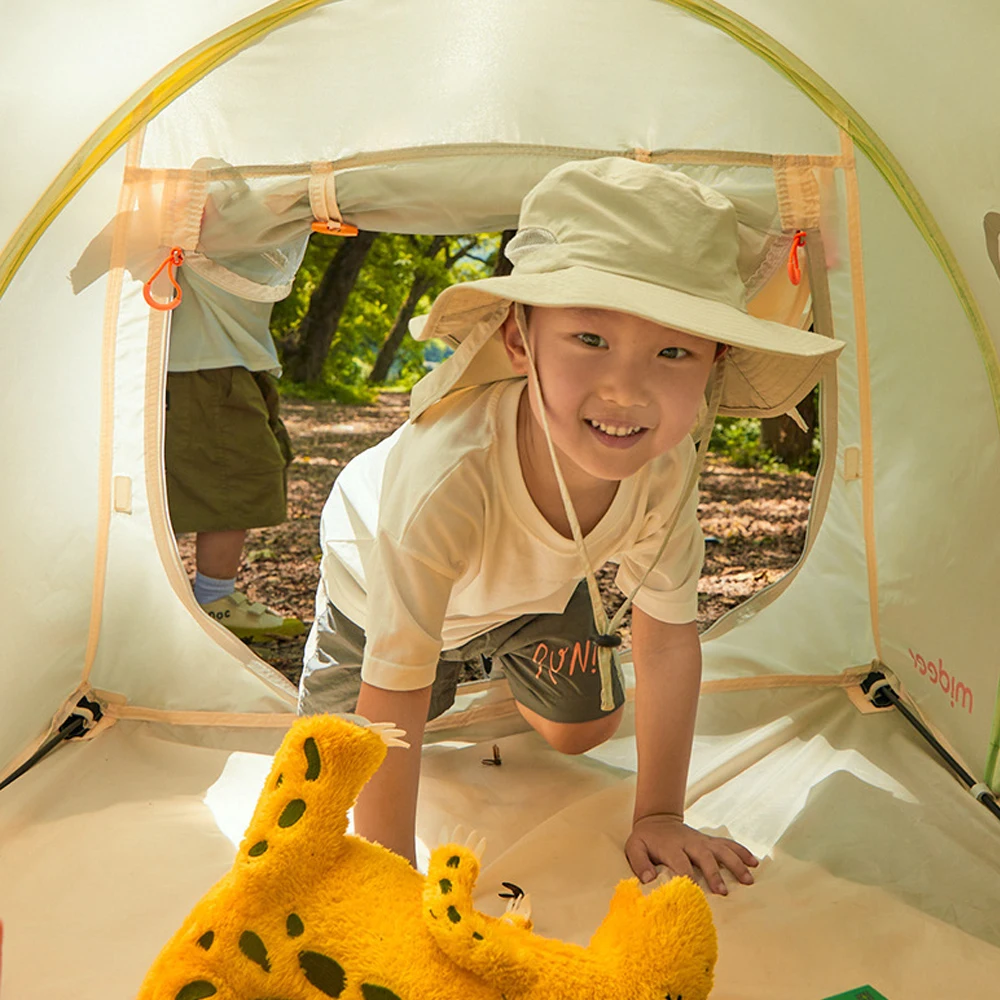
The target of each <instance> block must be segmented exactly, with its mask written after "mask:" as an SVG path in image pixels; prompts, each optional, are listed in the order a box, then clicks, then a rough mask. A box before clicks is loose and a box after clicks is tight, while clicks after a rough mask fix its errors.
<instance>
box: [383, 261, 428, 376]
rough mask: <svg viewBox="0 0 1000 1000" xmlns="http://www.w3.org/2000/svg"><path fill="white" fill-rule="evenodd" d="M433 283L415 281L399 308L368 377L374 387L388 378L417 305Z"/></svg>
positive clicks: (422, 280)
mask: <svg viewBox="0 0 1000 1000" xmlns="http://www.w3.org/2000/svg"><path fill="white" fill-rule="evenodd" d="M431 283H432V279H431V278H414V279H413V284H412V285H411V286H410V294H409V295H407V296H406V301H405V302H404V303H403V304H402V305H401V306H400V307H399V312H398V313H396V319H395V320H394V321H393V324H392V329H391V330H390V331H389V336H388V337H386V338H385V342H384V343H383V344H382V346H381V348H379V352H378V357H377V358H376V359H375V364H374V365H373V366H372V370H371V374H370V375H369V376H368V381H369V383H371V384H373V385H374V384H378V383H381V382H384V381H385V380H386V378H387V377H388V375H389V369H390V368H391V367H392V362H393V361H394V360H395V358H396V352H397V351H398V350H399V345H400V344H401V343H402V342H403V336H404V335H405V333H406V330H407V327H408V326H409V324H410V320H411V319H412V318H413V313H414V312H415V311H416V308H417V303H418V302H419V301H420V300H421V299H422V298H423V297H424V295H426V294H427V289H428V288H430V287H431Z"/></svg>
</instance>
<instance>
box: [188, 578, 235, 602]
mask: <svg viewBox="0 0 1000 1000" xmlns="http://www.w3.org/2000/svg"><path fill="white" fill-rule="evenodd" d="M235 589H236V577H235V576H234V577H233V578H232V579H231V580H216V579H215V577H213V576H203V575H202V574H201V573H199V572H197V570H196V571H195V574H194V599H195V600H196V601H197V602H198V603H199V604H211V603H212V601H217V600H218V599H219V598H220V597H228V596H229V595H230V594H231V593H232V592H233V591H234V590H235Z"/></svg>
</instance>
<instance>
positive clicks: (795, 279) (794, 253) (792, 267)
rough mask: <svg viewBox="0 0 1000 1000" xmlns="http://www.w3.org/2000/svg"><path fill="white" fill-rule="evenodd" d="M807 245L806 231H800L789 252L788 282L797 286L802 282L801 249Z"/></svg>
mask: <svg viewBox="0 0 1000 1000" xmlns="http://www.w3.org/2000/svg"><path fill="white" fill-rule="evenodd" d="M805 245H806V234H805V230H803V229H800V230H799V231H798V232H797V233H796V234H795V238H794V239H793V240H792V246H791V248H790V249H789V251H788V280H789V281H790V282H791V283H792V284H793V285H797V284H799V283H800V282H801V281H802V265H801V264H800V263H799V247H804V246H805Z"/></svg>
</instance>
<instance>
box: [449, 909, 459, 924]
mask: <svg viewBox="0 0 1000 1000" xmlns="http://www.w3.org/2000/svg"><path fill="white" fill-rule="evenodd" d="M448 919H449V920H450V921H451V922H452V923H453V924H458V923H461V922H462V914H461V913H459V912H458V910H456V909H455V907H454V906H449V907H448Z"/></svg>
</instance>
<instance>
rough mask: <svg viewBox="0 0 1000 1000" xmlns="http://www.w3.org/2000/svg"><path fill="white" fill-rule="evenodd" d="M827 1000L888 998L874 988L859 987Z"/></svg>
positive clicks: (876, 999)
mask: <svg viewBox="0 0 1000 1000" xmlns="http://www.w3.org/2000/svg"><path fill="white" fill-rule="evenodd" d="M826 1000H886V997H884V996H882V994H881V993H879V991H878V990H877V989H875V987H874V986H858V987H856V988H855V989H853V990H848V991H847V992H846V993H838V994H837V995H836V996H835V997H827V998H826Z"/></svg>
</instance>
